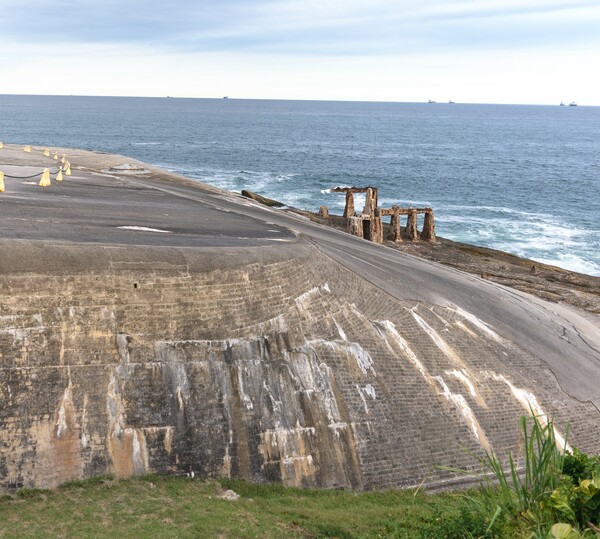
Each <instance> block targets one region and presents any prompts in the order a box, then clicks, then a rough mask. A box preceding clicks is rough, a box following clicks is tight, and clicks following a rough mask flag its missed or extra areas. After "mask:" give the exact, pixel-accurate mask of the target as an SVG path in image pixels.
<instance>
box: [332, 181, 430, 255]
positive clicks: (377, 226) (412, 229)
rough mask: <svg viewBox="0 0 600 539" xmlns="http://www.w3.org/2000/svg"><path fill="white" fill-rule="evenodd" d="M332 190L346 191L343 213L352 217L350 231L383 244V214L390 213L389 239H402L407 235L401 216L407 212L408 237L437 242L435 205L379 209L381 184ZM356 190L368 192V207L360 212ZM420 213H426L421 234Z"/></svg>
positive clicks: (366, 204)
mask: <svg viewBox="0 0 600 539" xmlns="http://www.w3.org/2000/svg"><path fill="white" fill-rule="evenodd" d="M331 192H332V193H346V205H345V206H344V214H343V216H344V217H345V218H346V219H348V223H347V227H346V231H347V232H348V233H349V234H352V235H353V236H357V237H359V238H364V239H366V240H369V241H372V242H373V243H383V223H382V217H387V216H389V217H390V218H391V219H390V230H389V232H388V236H387V238H386V239H388V240H390V241H395V242H401V241H402V240H403V237H402V227H401V225H400V216H401V215H406V216H407V220H406V227H405V233H404V239H407V240H409V241H417V240H419V239H420V240H423V241H430V242H435V222H434V217H433V209H432V208H401V207H399V206H392V207H391V208H379V206H378V194H377V187H334V188H332V189H331ZM356 193H365V206H364V208H363V210H362V212H361V213H360V214H356V212H355V209H354V195H355V194H356ZM419 214H423V215H424V219H423V228H422V230H421V232H420V233H419V231H418V228H417V227H418V225H417V220H418V215H419Z"/></svg>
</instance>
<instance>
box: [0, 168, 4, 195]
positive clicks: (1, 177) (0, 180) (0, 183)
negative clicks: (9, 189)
mask: <svg viewBox="0 0 600 539" xmlns="http://www.w3.org/2000/svg"><path fill="white" fill-rule="evenodd" d="M0 193H4V172H2V171H0Z"/></svg>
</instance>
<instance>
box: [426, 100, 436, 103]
mask: <svg viewBox="0 0 600 539" xmlns="http://www.w3.org/2000/svg"><path fill="white" fill-rule="evenodd" d="M427 103H435V101H434V100H433V99H430V100H429V101H427Z"/></svg>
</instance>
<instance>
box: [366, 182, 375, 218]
mask: <svg viewBox="0 0 600 539" xmlns="http://www.w3.org/2000/svg"><path fill="white" fill-rule="evenodd" d="M376 208H377V189H376V188H375V187H369V188H368V189H367V192H366V194H365V208H364V210H363V213H366V214H367V215H373V213H374V212H375V209H376Z"/></svg>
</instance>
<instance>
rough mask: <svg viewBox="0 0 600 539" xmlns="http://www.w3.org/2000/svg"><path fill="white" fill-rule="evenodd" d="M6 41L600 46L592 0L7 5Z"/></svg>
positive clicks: (400, 47) (291, 46) (46, 0)
mask: <svg viewBox="0 0 600 539" xmlns="http://www.w3.org/2000/svg"><path fill="white" fill-rule="evenodd" d="M3 3H4V4H7V5H6V6H5V7H4V9H3V15H2V19H1V20H0V29H1V30H2V35H3V39H4V40H6V39H10V40H12V41H14V42H18V43H36V44H43V43H48V42H49V41H57V40H58V41H61V42H70V43H121V44H127V43H132V44H146V45H148V46H150V45H152V46H153V47H155V48H162V49H170V50H180V51H212V52H223V51H238V52H249V51H254V52H256V53H285V54H299V55H302V54H314V55H320V54H328V55H331V54H333V55H340V56H345V55H368V54H398V53H400V52H420V51H423V50H428V51H434V50H462V49H468V48H476V49H478V50H479V49H481V48H487V49H498V48H516V47H523V46H545V45H549V44H552V45H556V44H563V43H564V44H568V43H597V42H598V40H599V38H598V32H597V28H598V25H599V24H600V6H598V3H597V2H593V1H573V2H564V1H563V2H561V1H552V0H544V1H540V0H528V1H523V0H521V1H519V2H517V1H514V0H505V1H497V0H494V1H491V0H478V1H462V2H447V1H440V0H422V1H421V2H414V1H410V2H409V1H404V0H396V1H390V0H369V1H366V0H346V1H340V0H330V1H328V2H323V1H321V0H319V1H317V0H302V1H301V0H283V1H281V0H279V1H268V0H254V1H247V0H246V1H242V0H221V1H220V2H219V3H218V4H217V3H215V2H207V1H206V0H204V1H193V0H176V1H172V2H169V3H165V2H158V1H156V0H151V1H141V0H126V1H118V0H105V1H103V2H98V1H97V0H95V1H91V0H77V1H74V0H41V1H39V2H36V3H35V5H34V6H33V7H32V6H31V5H27V4H23V3H22V0H19V1H18V2H17V1H16V0H3Z"/></svg>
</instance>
